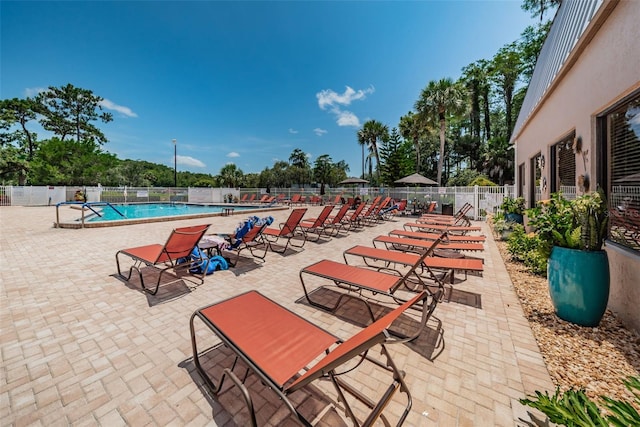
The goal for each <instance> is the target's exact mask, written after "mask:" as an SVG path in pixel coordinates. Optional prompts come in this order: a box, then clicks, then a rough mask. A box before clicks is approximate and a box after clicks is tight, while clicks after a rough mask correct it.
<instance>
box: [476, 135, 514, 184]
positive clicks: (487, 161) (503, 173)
mask: <svg viewBox="0 0 640 427" xmlns="http://www.w3.org/2000/svg"><path fill="white" fill-rule="evenodd" d="M513 159H514V157H513V146H511V145H510V144H509V140H508V139H506V138H505V137H503V136H498V137H496V138H492V139H490V140H489V142H488V143H487V151H486V153H485V154H484V162H483V170H484V172H485V173H486V174H487V175H488V176H489V177H490V178H491V180H492V181H494V182H497V183H498V184H500V185H503V184H504V183H505V182H506V181H510V180H513V174H514V167H513V163H514V160H513Z"/></svg>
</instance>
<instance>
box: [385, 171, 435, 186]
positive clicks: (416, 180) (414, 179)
mask: <svg viewBox="0 0 640 427" xmlns="http://www.w3.org/2000/svg"><path fill="white" fill-rule="evenodd" d="M394 182H395V183H396V184H418V185H419V184H423V185H437V184H438V183H437V182H435V181H434V180H432V179H429V178H427V177H426V176H422V175H420V174H419V173H414V174H412V175H409V176H405V177H404V178H400V179H397V180H396V181H394Z"/></svg>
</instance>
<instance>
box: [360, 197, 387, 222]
mask: <svg viewBox="0 0 640 427" xmlns="http://www.w3.org/2000/svg"><path fill="white" fill-rule="evenodd" d="M380 199H382V196H376V198H375V199H373V201H372V202H371V203H370V204H368V205H367V210H366V211H365V212H364V213H363V214H362V220H363V221H364V220H366V219H367V218H369V215H371V213H372V212H373V211H374V209H375V208H376V206H378V203H380Z"/></svg>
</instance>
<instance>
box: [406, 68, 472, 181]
mask: <svg viewBox="0 0 640 427" xmlns="http://www.w3.org/2000/svg"><path fill="white" fill-rule="evenodd" d="M415 109H416V111H418V114H419V115H420V116H421V117H422V118H423V121H424V122H429V121H430V120H432V119H433V118H434V117H437V120H438V123H439V124H440V155H439V157H438V179H437V181H438V185H441V184H442V170H443V165H444V150H445V142H446V140H445V135H446V129H447V126H446V125H447V118H448V117H451V116H459V115H461V114H464V112H465V111H466V109H467V104H466V92H465V90H464V88H462V87H461V86H460V85H458V84H455V83H454V82H453V80H451V79H449V78H444V79H441V80H438V81H435V80H432V81H430V82H429V83H428V84H427V86H426V87H425V88H424V89H423V90H422V92H421V94H420V97H419V99H418V100H417V101H416V103H415Z"/></svg>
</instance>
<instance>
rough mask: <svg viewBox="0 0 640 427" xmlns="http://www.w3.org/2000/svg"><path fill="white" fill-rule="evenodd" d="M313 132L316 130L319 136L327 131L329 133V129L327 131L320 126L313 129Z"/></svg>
mask: <svg viewBox="0 0 640 427" xmlns="http://www.w3.org/2000/svg"><path fill="white" fill-rule="evenodd" d="M313 132H314V133H315V134H316V135H318V136H322V135H324V134H325V133H327V131H326V130H325V129H320V128H315V129H314V130H313Z"/></svg>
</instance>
